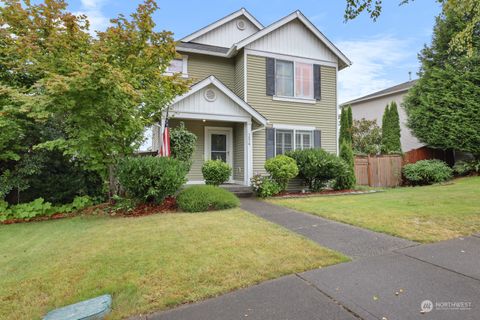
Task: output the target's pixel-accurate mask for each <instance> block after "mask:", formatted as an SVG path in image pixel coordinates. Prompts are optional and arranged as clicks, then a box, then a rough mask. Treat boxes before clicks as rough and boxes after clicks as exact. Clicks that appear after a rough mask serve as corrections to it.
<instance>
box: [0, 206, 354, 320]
mask: <svg viewBox="0 0 480 320" xmlns="http://www.w3.org/2000/svg"><path fill="white" fill-rule="evenodd" d="M343 261H347V258H345V257H343V256H341V255H340V254H338V253H335V252H333V251H330V250H328V249H325V248H322V247H319V246H317V245H316V244H314V243H313V242H311V241H309V240H306V239H304V238H302V237H300V236H297V235H295V234H293V233H291V232H289V231H287V230H285V229H283V228H281V227H278V226H276V225H273V224H271V223H269V222H266V221H264V220H262V219H260V218H257V217H255V216H253V215H251V214H249V213H246V212H244V211H241V210H239V209H236V210H228V211H219V212H209V213H197V214H163V215H153V216H148V217H142V218H108V217H77V218H72V219H64V220H58V221H49V222H39V223H26V224H18V225H7V226H0V319H38V318H40V317H41V316H42V315H44V314H45V313H46V312H47V311H49V310H51V309H52V308H55V307H61V306H63V305H66V304H70V303H75V302H77V301H79V300H83V299H88V298H91V297H95V296H98V295H101V294H104V293H111V294H113V313H112V317H111V318H113V319H119V318H123V317H125V316H128V315H134V314H139V313H145V312H149V311H154V310H159V309H166V308H169V307H173V306H175V305H178V304H181V303H185V302H190V301H196V300H200V299H204V298H206V297H210V296H214V295H218V294H221V293H224V292H227V291H230V290H233V289H236V288H240V287H245V286H248V285H251V284H254V283H258V282H260V281H263V280H266V279H271V278H276V277H279V276H282V275H285V274H289V273H294V272H300V271H304V270H308V269H313V268H319V267H323V266H328V265H331V264H335V263H339V262H343Z"/></svg>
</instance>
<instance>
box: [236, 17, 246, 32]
mask: <svg viewBox="0 0 480 320" xmlns="http://www.w3.org/2000/svg"><path fill="white" fill-rule="evenodd" d="M246 26H247V24H246V23H245V20H243V19H238V20H237V28H238V29H239V30H245V28H246Z"/></svg>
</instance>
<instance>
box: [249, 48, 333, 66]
mask: <svg viewBox="0 0 480 320" xmlns="http://www.w3.org/2000/svg"><path fill="white" fill-rule="evenodd" d="M245 53H246V54H249V55H252V56H259V57H267V58H274V59H278V60H289V61H295V62H303V63H311V64H319V65H323V66H327V67H338V63H336V62H332V61H326V60H318V59H311V58H304V57H299V56H294V55H288V54H281V53H274V52H268V51H262V50H255V49H245Z"/></svg>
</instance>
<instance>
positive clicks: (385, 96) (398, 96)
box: [340, 80, 454, 165]
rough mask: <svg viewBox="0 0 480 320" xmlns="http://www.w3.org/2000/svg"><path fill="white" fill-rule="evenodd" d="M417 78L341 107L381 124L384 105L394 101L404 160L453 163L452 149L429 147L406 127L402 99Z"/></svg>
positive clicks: (356, 117)
mask: <svg viewBox="0 0 480 320" xmlns="http://www.w3.org/2000/svg"><path fill="white" fill-rule="evenodd" d="M415 82H417V80H411V81H407V82H404V83H401V84H398V85H396V86H393V87H390V88H387V89H384V90H381V91H378V92H375V93H372V94H369V95H366V96H363V97H360V98H357V99H355V100H351V101H348V102H345V103H342V104H341V105H340V106H341V107H346V106H349V105H350V106H351V107H352V115H353V119H354V120H361V119H362V118H365V119H368V120H377V124H378V125H379V126H380V127H381V126H382V117H383V113H384V111H385V107H386V106H387V105H388V104H389V103H391V102H392V101H395V102H396V103H397V107H398V115H399V118H400V129H401V131H400V142H401V144H402V152H404V153H405V155H404V161H405V162H410V163H414V162H416V161H418V160H423V159H440V160H443V161H446V162H447V163H449V164H451V165H453V163H454V153H453V151H451V150H449V151H445V150H439V149H432V148H429V147H428V146H427V145H426V144H425V143H422V142H420V141H419V140H418V139H417V138H416V137H415V136H414V135H413V134H412V132H411V131H410V129H409V128H408V127H407V114H406V113H405V109H404V108H403V107H402V103H403V99H404V97H405V95H406V94H407V92H408V90H409V89H410V88H411V87H413V85H415Z"/></svg>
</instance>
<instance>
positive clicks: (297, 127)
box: [272, 123, 316, 131]
mask: <svg viewBox="0 0 480 320" xmlns="http://www.w3.org/2000/svg"><path fill="white" fill-rule="evenodd" d="M272 127H273V128H275V129H280V130H282V129H283V130H300V131H301V130H305V131H313V130H316V128H315V127H314V126H301V125H294V124H280V123H274V124H273V125H272Z"/></svg>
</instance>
